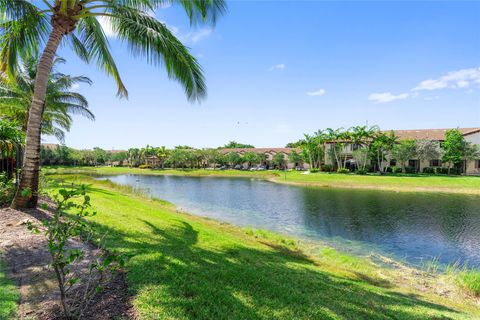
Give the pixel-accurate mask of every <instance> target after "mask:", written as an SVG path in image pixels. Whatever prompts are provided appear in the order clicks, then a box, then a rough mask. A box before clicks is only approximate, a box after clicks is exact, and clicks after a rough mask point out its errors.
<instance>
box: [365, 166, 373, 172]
mask: <svg viewBox="0 0 480 320" xmlns="http://www.w3.org/2000/svg"><path fill="white" fill-rule="evenodd" d="M365 171H367V172H375V168H374V167H373V166H372V165H371V164H367V165H366V166H365Z"/></svg>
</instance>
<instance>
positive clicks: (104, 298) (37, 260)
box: [0, 200, 136, 320]
mask: <svg viewBox="0 0 480 320" xmlns="http://www.w3.org/2000/svg"><path fill="white" fill-rule="evenodd" d="M41 202H43V203H47V204H48V205H49V208H50V209H48V210H43V209H42V210H41V209H30V210H25V211H24V212H22V211H17V210H13V209H10V208H4V209H0V259H2V260H4V261H5V262H6V265H7V275H8V277H10V278H12V279H14V281H15V282H16V284H17V287H18V288H19V292H20V301H19V318H20V319H37V320H44V319H45V320H46V319H62V316H61V315H62V312H61V309H60V306H59V304H58V301H59V290H58V288H57V284H56V281H55V277H54V273H53V270H52V268H51V267H50V266H49V261H50V255H49V252H48V250H47V247H46V240H45V237H44V235H43V234H32V233H31V232H30V231H29V230H28V229H27V226H26V223H27V221H29V220H30V221H32V222H33V223H39V222H40V221H41V220H42V219H45V218H48V217H49V216H50V214H51V208H52V203H51V202H48V201H46V200H42V201H41ZM69 246H72V247H76V248H81V249H83V250H84V251H85V252H86V259H85V260H84V262H83V263H82V264H81V265H79V266H78V268H85V267H86V266H87V265H88V263H89V261H90V259H93V257H95V255H96V254H98V249H97V248H95V247H94V246H92V245H89V244H85V243H83V242H81V241H72V242H71V243H69ZM78 289H79V288H76V289H75V288H72V290H73V291H75V290H78ZM74 294H75V292H72V294H71V296H74ZM134 318H136V317H135V313H134V310H133V307H132V306H131V303H130V297H129V295H128V287H127V284H126V279H125V273H124V272H120V273H118V274H115V275H114V276H112V277H111V278H110V279H109V281H108V283H107V284H106V285H105V286H104V288H103V291H101V292H100V293H98V294H96V295H95V297H94V298H93V300H92V301H91V303H90V305H89V307H88V310H87V311H86V312H85V314H84V316H83V317H82V319H100V320H104V319H134Z"/></svg>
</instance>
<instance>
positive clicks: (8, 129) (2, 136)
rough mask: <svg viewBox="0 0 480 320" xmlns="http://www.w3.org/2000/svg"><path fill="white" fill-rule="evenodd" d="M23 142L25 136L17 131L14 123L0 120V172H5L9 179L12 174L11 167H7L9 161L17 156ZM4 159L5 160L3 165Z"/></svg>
mask: <svg viewBox="0 0 480 320" xmlns="http://www.w3.org/2000/svg"><path fill="white" fill-rule="evenodd" d="M24 141H25V135H24V133H23V132H22V131H21V130H19V129H18V125H17V124H16V123H15V122H12V121H8V120H5V119H1V118H0V165H1V166H0V171H2V170H6V171H7V176H8V178H11V176H10V175H11V174H12V172H13V166H11V165H9V159H10V158H13V157H15V156H16V155H17V152H18V150H19V148H20V147H22V146H23V143H24ZM4 159H7V160H6V161H5V163H4V161H3V160H4ZM4 165H5V167H4Z"/></svg>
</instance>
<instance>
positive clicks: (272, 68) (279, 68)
mask: <svg viewBox="0 0 480 320" xmlns="http://www.w3.org/2000/svg"><path fill="white" fill-rule="evenodd" d="M283 69H285V64H283V63H280V64H276V65H274V66H271V67H270V68H268V71H273V70H283Z"/></svg>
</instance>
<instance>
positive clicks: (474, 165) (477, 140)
mask: <svg viewBox="0 0 480 320" xmlns="http://www.w3.org/2000/svg"><path fill="white" fill-rule="evenodd" d="M447 130H450V129H418V130H393V133H394V134H395V135H396V136H397V137H398V139H399V140H407V139H413V140H433V141H438V142H440V143H442V142H443V140H444V138H445V133H446V132H447ZM458 130H459V131H460V132H461V133H462V134H463V136H464V137H465V140H466V141H468V142H471V143H473V144H478V145H480V128H459V129H458ZM391 131H392V130H388V131H385V132H391ZM330 148H332V143H327V148H326V150H325V164H329V165H332V166H334V167H336V161H335V159H333V158H332V157H331V156H330V152H329V151H330ZM355 149H357V146H355V145H354V144H353V143H348V142H346V143H345V146H344V148H343V149H342V150H341V151H340V152H341V155H342V159H345V161H346V162H347V167H351V168H354V167H355V160H354V157H353V151H354V150H355ZM294 150H295V151H297V152H298V153H301V150H299V149H295V148H234V149H220V152H221V153H223V154H228V153H230V152H236V153H238V154H239V155H241V156H243V155H245V153H247V152H255V153H257V154H264V155H265V161H264V162H263V163H262V165H265V166H267V167H272V160H273V157H274V156H275V154H277V153H283V154H284V155H285V156H284V157H285V160H286V161H287V167H288V168H289V169H291V168H294V167H296V166H300V167H302V168H304V169H308V168H309V165H308V163H303V162H302V163H299V164H296V163H291V162H289V161H288V155H289V154H290V153H291V152H292V151H294ZM391 165H392V166H395V165H397V161H396V160H395V159H392V161H391ZM407 165H408V166H410V167H415V168H417V170H418V171H419V172H422V171H423V169H424V168H426V167H434V168H435V167H446V164H444V163H442V160H441V159H428V160H424V161H420V160H419V159H409V160H408V161H407ZM460 169H461V170H462V172H464V173H466V174H468V175H480V159H476V160H470V161H465V162H464V163H463V164H461V167H460Z"/></svg>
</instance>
